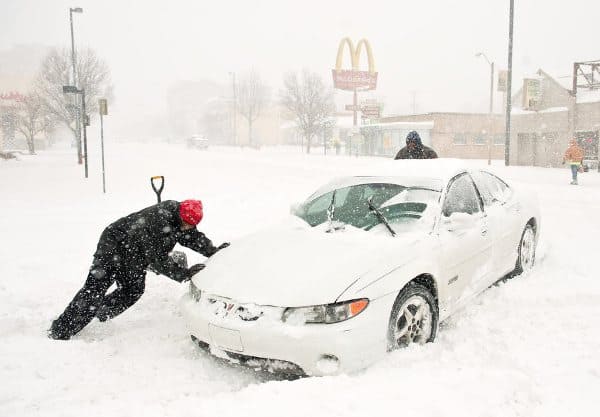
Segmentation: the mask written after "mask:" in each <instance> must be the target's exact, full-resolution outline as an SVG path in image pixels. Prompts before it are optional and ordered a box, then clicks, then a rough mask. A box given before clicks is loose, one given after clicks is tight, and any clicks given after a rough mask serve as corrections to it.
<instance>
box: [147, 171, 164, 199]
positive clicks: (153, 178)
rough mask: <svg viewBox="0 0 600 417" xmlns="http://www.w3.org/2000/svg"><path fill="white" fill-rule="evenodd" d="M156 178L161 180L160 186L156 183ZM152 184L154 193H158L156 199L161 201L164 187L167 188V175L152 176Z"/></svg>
mask: <svg viewBox="0 0 600 417" xmlns="http://www.w3.org/2000/svg"><path fill="white" fill-rule="evenodd" d="M155 180H160V186H159V187H157V186H156V184H155V183H154V181H155ZM150 185H151V186H152V189H153V190H154V193H155V194H156V199H157V200H158V202H159V203H160V195H161V193H162V190H163V188H165V177H163V176H162V175H155V176H154V177H151V178H150Z"/></svg>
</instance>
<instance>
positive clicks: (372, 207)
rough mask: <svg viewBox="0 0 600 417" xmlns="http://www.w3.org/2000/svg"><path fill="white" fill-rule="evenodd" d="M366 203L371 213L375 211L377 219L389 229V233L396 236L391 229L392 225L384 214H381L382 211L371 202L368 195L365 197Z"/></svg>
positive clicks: (371, 199)
mask: <svg viewBox="0 0 600 417" xmlns="http://www.w3.org/2000/svg"><path fill="white" fill-rule="evenodd" d="M367 204H368V205H369V210H371V212H372V213H375V216H376V217H377V218H378V219H379V221H380V222H381V223H383V224H384V225H385V227H387V229H388V230H389V231H390V233H391V234H392V236H394V237H395V236H396V232H394V230H393V229H392V227H391V226H390V224H389V223H388V221H387V219H386V218H385V216H384V215H383V213H382V212H381V211H379V209H378V208H377V207H375V205H374V204H373V197H369V198H368V199H367Z"/></svg>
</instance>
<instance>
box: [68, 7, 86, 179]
mask: <svg viewBox="0 0 600 417" xmlns="http://www.w3.org/2000/svg"><path fill="white" fill-rule="evenodd" d="M73 13H83V9H82V8H81V7H75V8H72V7H71V8H69V20H70V22H71V64H72V71H73V80H72V81H73V85H74V86H76V85H77V75H76V72H75V36H74V34H73ZM76 107H77V109H76V113H77V117H76V118H75V120H76V122H75V124H76V126H75V129H76V131H77V163H79V164H80V165H81V159H82V158H81V125H80V123H79V114H80V112H79V99H77V106H76ZM86 177H87V175H86Z"/></svg>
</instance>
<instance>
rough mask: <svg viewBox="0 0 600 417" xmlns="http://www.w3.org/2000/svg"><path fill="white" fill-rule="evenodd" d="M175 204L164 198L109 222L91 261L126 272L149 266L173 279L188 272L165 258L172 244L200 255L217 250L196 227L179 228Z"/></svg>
mask: <svg viewBox="0 0 600 417" xmlns="http://www.w3.org/2000/svg"><path fill="white" fill-rule="evenodd" d="M181 224H182V223H181V218H180V217H179V203H178V202H177V201H173V200H168V201H163V202H162V203H158V204H155V205H153V206H150V207H147V208H145V209H143V210H140V211H138V212H137V213H132V214H130V215H128V216H125V217H123V218H121V219H119V220H117V221H116V222H114V223H112V224H111V225H109V226H108V227H107V228H106V229H104V232H102V236H101V237H100V241H99V242H98V249H97V251H96V253H95V254H94V258H95V259H94V263H98V264H101V265H114V266H118V267H122V268H124V269H126V270H128V271H136V270H137V271H139V272H143V271H145V270H146V269H147V268H148V266H149V265H152V268H153V269H155V270H156V271H157V272H159V273H161V274H164V275H166V276H168V277H169V278H171V279H174V280H176V281H183V280H185V279H187V278H189V272H188V270H187V269H186V268H182V267H180V266H179V265H177V264H176V263H175V262H173V261H172V260H171V259H170V258H169V256H168V255H169V252H171V251H172V250H173V248H174V247H175V244H176V243H179V244H180V245H182V246H185V247H187V248H190V249H192V250H194V251H196V252H199V253H200V254H202V255H204V256H207V257H209V256H212V255H214V254H215V253H216V252H217V251H218V249H217V248H216V247H215V246H214V245H213V244H212V242H211V241H210V239H208V238H207V237H206V236H205V235H204V233H201V232H199V231H198V230H197V229H196V228H194V229H190V230H185V231H182V230H181Z"/></svg>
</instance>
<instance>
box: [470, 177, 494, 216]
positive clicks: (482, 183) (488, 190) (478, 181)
mask: <svg viewBox="0 0 600 417" xmlns="http://www.w3.org/2000/svg"><path fill="white" fill-rule="evenodd" d="M471 178H473V181H474V182H475V185H476V186H477V189H478V190H479V195H480V196H481V199H482V200H483V204H485V206H486V207H489V206H491V205H492V204H494V203H495V202H496V200H495V199H494V194H493V193H492V189H493V187H492V184H490V181H489V176H487V175H484V173H483V172H481V171H474V172H472V173H471Z"/></svg>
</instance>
